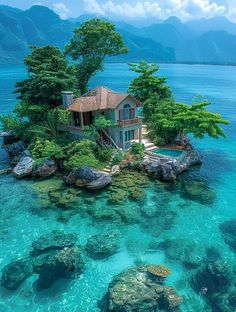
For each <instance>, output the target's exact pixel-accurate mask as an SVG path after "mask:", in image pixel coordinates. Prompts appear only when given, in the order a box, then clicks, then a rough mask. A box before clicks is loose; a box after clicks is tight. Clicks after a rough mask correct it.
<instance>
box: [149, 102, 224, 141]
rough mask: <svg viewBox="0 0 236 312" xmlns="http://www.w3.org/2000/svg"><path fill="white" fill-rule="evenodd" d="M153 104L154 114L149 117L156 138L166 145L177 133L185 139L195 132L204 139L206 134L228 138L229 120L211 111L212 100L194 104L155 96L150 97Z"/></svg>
mask: <svg viewBox="0 0 236 312" xmlns="http://www.w3.org/2000/svg"><path fill="white" fill-rule="evenodd" d="M147 104H148V105H150V106H152V107H153V114H152V115H151V116H150V118H149V120H148V127H149V129H150V135H151V137H152V139H154V140H155V139H156V140H160V139H161V140H162V142H163V144H164V143H168V142H171V141H172V140H173V139H174V138H175V137H176V136H177V135H180V138H184V137H185V135H188V134H193V136H194V137H196V138H200V139H202V138H203V137H204V136H205V135H209V136H210V137H213V138H219V137H225V134H224V131H223V129H222V127H221V125H227V124H228V123H229V122H228V121H227V120H224V119H223V118H222V116H221V115H220V114H217V113H213V112H210V111H208V110H207V107H208V106H209V105H210V103H209V102H207V101H203V102H200V103H194V104H192V105H187V104H179V103H175V102H174V101H173V100H163V101H160V100H159V98H158V97H156V96H153V97H151V98H150V99H149V100H147Z"/></svg>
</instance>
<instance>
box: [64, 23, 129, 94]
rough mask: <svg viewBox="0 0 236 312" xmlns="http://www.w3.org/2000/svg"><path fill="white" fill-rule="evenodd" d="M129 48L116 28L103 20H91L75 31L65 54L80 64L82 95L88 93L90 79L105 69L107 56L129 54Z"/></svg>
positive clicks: (79, 83) (78, 77)
mask: <svg viewBox="0 0 236 312" xmlns="http://www.w3.org/2000/svg"><path fill="white" fill-rule="evenodd" d="M127 52H128V48H127V47H126V45H125V44H124V42H123V39H122V36H121V35H120V34H119V33H118V32H117V31H116V30H115V26H114V25H113V24H112V23H110V22H108V21H105V20H102V19H91V20H89V21H86V22H84V23H82V24H81V26H80V27H79V28H77V29H75V31H74V36H73V37H72V39H71V41H70V43H69V44H68V45H67V46H66V49H65V53H66V54H67V55H69V56H71V57H72V59H73V60H74V61H76V62H78V66H77V80H78V86H79V89H80V91H81V93H85V92H86V91H87V87H88V82H89V79H90V78H91V77H92V76H93V75H94V74H95V73H96V72H97V71H98V70H102V69H103V61H104V59H105V57H106V56H114V55H118V54H122V53H127Z"/></svg>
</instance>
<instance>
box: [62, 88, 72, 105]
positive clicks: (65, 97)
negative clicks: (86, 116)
mask: <svg viewBox="0 0 236 312" xmlns="http://www.w3.org/2000/svg"><path fill="white" fill-rule="evenodd" d="M61 94H62V104H63V106H64V107H66V108H68V107H69V106H70V105H72V103H73V98H74V94H73V92H72V91H62V93H61Z"/></svg>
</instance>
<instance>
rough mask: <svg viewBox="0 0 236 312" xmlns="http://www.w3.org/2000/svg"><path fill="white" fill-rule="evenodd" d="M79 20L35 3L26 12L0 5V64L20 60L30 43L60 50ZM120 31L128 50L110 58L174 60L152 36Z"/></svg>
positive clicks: (118, 59)
mask: <svg viewBox="0 0 236 312" xmlns="http://www.w3.org/2000/svg"><path fill="white" fill-rule="evenodd" d="M89 17H90V18H91V16H87V17H84V18H83V19H82V20H83V21H84V20H87V19H88V18H89ZM80 21H81V20H80V19H78V20H77V19H75V20H74V22H76V23H73V22H71V21H64V20H61V19H60V17H59V16H58V15H57V14H56V13H55V12H53V11H52V10H50V9H48V8H47V7H43V6H38V5H36V6H33V7H32V8H30V9H29V10H27V11H22V10H18V9H15V8H11V7H8V6H0V63H1V64H5V63H6V64H7V63H18V62H22V61H23V57H24V56H25V55H26V54H27V53H28V51H29V46H30V45H40V46H42V45H46V44H53V45H56V46H58V47H60V48H62V49H63V48H64V46H65V44H66V43H68V41H69V40H70V38H71V36H72V33H73V29H74V28H75V27H77V26H79V23H80ZM120 32H121V33H122V35H123V36H124V40H125V42H126V44H127V46H128V47H129V50H130V52H129V54H128V55H124V56H119V57H116V58H114V59H113V60H114V61H119V62H120V61H138V60H140V59H147V60H150V61H156V62H173V61H175V55H174V51H173V49H169V48H167V49H166V48H164V47H163V46H162V45H161V44H160V43H157V42H155V41H153V40H152V39H149V38H142V37H139V36H138V33H137V34H136V35H134V34H132V33H129V32H128V31H125V30H123V29H120Z"/></svg>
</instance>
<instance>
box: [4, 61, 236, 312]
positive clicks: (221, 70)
mask: <svg viewBox="0 0 236 312" xmlns="http://www.w3.org/2000/svg"><path fill="white" fill-rule="evenodd" d="M160 73H161V74H163V75H165V76H166V77H168V84H169V85H170V86H171V87H172V88H173V93H174V96H175V97H176V99H177V100H178V101H179V102H181V101H183V102H189V103H191V102H192V101H194V98H195V97H196V96H201V97H206V98H207V99H209V100H210V101H212V106H211V109H212V110H214V111H218V112H219V113H221V114H222V115H223V117H224V118H226V119H229V120H230V121H231V124H230V125H229V126H227V127H225V132H226V134H227V139H220V140H213V139H210V138H205V139H204V140H202V141H198V140H195V139H193V143H194V145H195V146H196V148H198V149H199V151H200V152H201V154H202V155H203V157H204V162H203V165H202V166H201V167H196V168H193V169H192V170H191V171H190V172H188V173H187V174H186V175H185V176H184V177H186V178H188V177H195V178H196V179H199V178H201V179H204V181H205V182H206V183H207V185H208V187H209V188H210V189H211V190H212V191H213V192H214V193H215V194H216V198H215V200H214V202H213V204H207V203H204V201H203V202H200V201H199V200H192V199H189V198H186V197H184V196H182V193H181V191H180V189H179V188H178V187H176V189H175V188H174V190H173V191H171V192H170V191H167V190H166V188H165V187H163V186H162V185H159V184H158V183H155V182H150V185H149V186H148V187H147V188H146V189H145V193H146V196H147V197H146V200H145V202H144V205H143V207H142V209H144V210H150V209H154V208H156V207H162V206H161V205H162V204H161V203H163V201H164V202H165V205H164V206H163V207H164V208H162V209H167V210H171V211H174V212H175V213H176V218H175V222H174V223H173V224H172V227H171V228H170V229H166V230H163V232H162V233H161V234H160V233H159V234H158V236H157V234H156V228H157V227H158V226H159V224H157V223H155V222H154V220H151V221H147V224H146V225H145V224H144V225H143V224H142V226H141V224H139V223H138V222H137V224H118V225H117V224H115V223H114V224H113V223H112V222H111V221H105V220H103V221H102V222H99V221H96V220H94V219H93V218H91V217H90V216H88V215H86V214H85V216H83V215H82V214H81V213H80V212H81V211H82V210H84V209H86V205H85V204H84V202H83V196H85V195H83V194H82V195H81V199H79V200H78V202H77V203H75V204H74V207H73V208H74V210H75V211H76V213H74V212H73V213H71V212H70V210H65V211H62V210H60V209H56V210H55V209H45V207H44V200H45V199H44V195H45V194H46V193H47V191H48V190H50V188H52V187H54V185H55V183H56V184H57V183H58V182H57V181H54V180H48V181H44V182H33V181H15V180H14V178H13V177H12V176H11V175H9V176H2V177H0V194H1V195H0V239H1V254H0V269H1V268H2V267H3V266H4V265H6V264H7V263H9V262H10V261H12V260H13V259H17V258H18V257H20V256H24V255H25V254H27V253H28V252H29V251H30V246H31V243H32V241H33V240H35V239H36V238H37V237H38V236H39V235H41V234H43V233H46V232H48V231H50V230H52V229H55V228H57V229H63V230H65V231H67V232H76V233H78V234H79V240H80V243H81V244H82V245H83V244H85V242H86V240H87V238H88V237H89V236H90V235H92V234H94V233H97V232H99V231H101V230H104V229H109V228H111V227H112V228H114V227H118V228H119V229H120V230H121V232H122V244H121V249H120V252H119V253H118V254H116V255H114V256H112V257H110V258H108V259H107V260H98V261H95V260H91V259H90V260H89V259H88V260H87V267H86V270H85V273H84V274H83V275H82V276H81V278H80V279H78V280H73V281H71V282H70V281H67V282H66V283H64V282H62V283H60V282H59V283H56V284H55V286H54V287H52V288H51V289H50V290H47V291H43V292H37V291H35V290H34V289H33V288H32V285H33V283H34V280H35V277H32V278H30V279H29V280H27V281H26V282H25V283H24V284H23V285H22V286H21V288H20V289H19V290H18V291H16V292H9V291H6V290H4V289H2V288H1V289H0V312H3V311H4V312H8V311H14V312H23V311H24V312H25V311H26V312H27V311H30V312H36V311H37V312H44V311H50V312H52V311H55V312H58V311H63V312H72V311H73V312H75V311H76V312H96V311H99V310H98V308H97V300H99V299H100V298H101V297H102V295H103V294H104V292H105V291H106V289H107V286H108V283H109V282H110V281H111V279H112V277H113V276H114V275H115V274H118V273H119V272H121V271H122V270H124V269H126V268H128V267H130V266H132V265H134V263H135V261H143V262H147V263H164V264H166V265H168V266H169V267H170V268H171V270H172V272H173V273H172V275H171V276H170V278H169V279H168V284H170V285H174V286H175V287H176V288H177V290H178V292H179V293H180V294H182V295H183V296H184V297H185V301H184V304H183V305H182V310H181V311H184V312H191V311H194V312H202V311H212V309H211V308H210V307H209V306H208V305H206V302H205V298H204V296H203V295H201V294H199V293H197V292H194V291H193V290H192V289H191V287H190V284H189V280H190V277H191V275H192V274H194V272H193V271H191V270H186V269H185V268H184V267H183V266H182V265H181V263H180V262H179V261H173V260H171V259H169V258H168V256H167V255H166V254H165V253H164V252H163V251H161V250H158V251H155V252H153V251H152V252H150V250H149V247H148V246H149V243H150V242H152V241H153V239H154V238H155V239H158V240H163V239H172V238H175V239H183V240H185V241H187V242H188V243H189V244H193V245H194V244H196V246H197V247H196V249H195V250H194V251H193V252H194V253H195V254H196V255H197V256H199V257H204V255H205V248H208V247H215V248H216V249H217V250H218V251H219V252H220V253H221V256H222V258H223V259H227V261H228V262H229V263H230V265H234V264H235V253H233V252H232V250H230V248H229V247H228V245H226V244H225V242H224V240H223V239H222V236H221V233H220V231H219V224H220V223H222V222H223V221H225V220H230V219H233V218H235V211H236V201H235V192H236V68H235V67H230V66H227V67H224V66H202V65H164V64H163V65H161V67H160ZM25 75H26V73H25V71H24V69H23V68H22V67H12V68H9V67H1V68H0V112H1V113H2V112H4V113H7V112H10V111H12V109H13V107H14V105H15V96H14V95H13V94H12V91H13V89H14V83H15V82H16V81H19V80H21V79H22V78H24V77H25ZM133 77H134V73H132V72H130V71H128V66H127V65H125V64H108V65H107V66H106V70H105V71H104V72H102V73H99V74H98V75H97V76H96V77H95V78H94V79H93V81H92V82H91V86H95V85H105V86H108V87H110V88H112V89H115V90H118V91H126V90H127V87H128V84H129V82H130V80H131V79H132V78H133ZM6 165H7V155H6V153H5V151H4V150H3V149H2V150H0V168H1V167H5V166H6ZM92 209H98V210H99V209H100V210H106V209H108V210H109V209H113V207H111V206H109V205H108V204H107V201H106V198H105V195H104V196H103V197H102V198H100V199H99V200H96V202H95V203H94V204H93V205H92ZM119 209H130V210H132V209H133V210H135V211H136V210H137V209H141V208H140V207H139V206H138V204H137V203H135V202H130V201H127V202H126V203H124V204H123V205H121V207H120V208H119ZM74 210H73V211H74ZM61 215H62V216H63V217H64V218H67V222H61V220H60V218H58V216H59V217H61ZM159 222H161V221H159ZM232 312H233V311H232Z"/></svg>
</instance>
